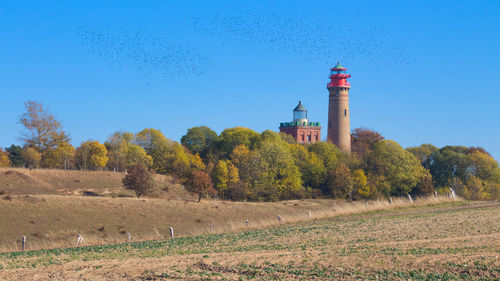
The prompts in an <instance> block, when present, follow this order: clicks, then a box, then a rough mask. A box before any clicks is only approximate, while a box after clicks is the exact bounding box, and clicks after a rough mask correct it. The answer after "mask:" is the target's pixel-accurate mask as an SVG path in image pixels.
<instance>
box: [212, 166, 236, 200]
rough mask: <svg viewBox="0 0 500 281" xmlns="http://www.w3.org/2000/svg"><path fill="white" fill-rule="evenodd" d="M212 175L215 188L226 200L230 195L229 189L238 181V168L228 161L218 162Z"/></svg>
mask: <svg viewBox="0 0 500 281" xmlns="http://www.w3.org/2000/svg"><path fill="white" fill-rule="evenodd" d="M212 173H213V175H212V179H213V183H214V186H215V188H216V189H217V191H218V192H219V194H220V195H221V196H222V197H223V198H227V197H228V196H229V194H230V193H231V191H230V190H229V189H230V188H231V187H234V186H235V185H234V184H235V183H237V182H238V181H239V180H240V177H239V170H238V168H237V167H236V166H235V165H234V164H233V163H232V162H231V161H230V160H219V161H218V162H217V165H215V168H214V169H213V172H212ZM232 199H233V198H232Z"/></svg>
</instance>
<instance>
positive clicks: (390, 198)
mask: <svg viewBox="0 0 500 281" xmlns="http://www.w3.org/2000/svg"><path fill="white" fill-rule="evenodd" d="M389 202H390V203H391V205H392V197H389Z"/></svg>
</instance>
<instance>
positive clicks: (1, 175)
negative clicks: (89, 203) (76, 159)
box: [0, 168, 192, 199]
mask: <svg viewBox="0 0 500 281" xmlns="http://www.w3.org/2000/svg"><path fill="white" fill-rule="evenodd" d="M124 176H125V174H124V173H113V172H108V171H72V170H68V171H64V170H50V169H33V170H28V169H21V168H0V194H3V195H4V196H6V195H8V196H12V195H82V193H83V192H84V191H92V192H95V193H97V194H99V195H104V196H120V195H121V196H132V195H133V192H131V191H127V190H125V189H124V188H123V184H122V179H123V177H124ZM155 179H156V181H157V183H158V187H159V189H160V190H166V191H167V192H160V193H159V194H158V195H159V196H161V197H166V198H171V199H180V198H191V197H192V195H191V194H189V193H188V192H186V191H185V190H184V187H183V186H182V185H179V184H174V183H173V182H172V179H171V178H170V177H168V176H164V175H156V176H155Z"/></svg>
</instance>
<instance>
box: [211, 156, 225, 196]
mask: <svg viewBox="0 0 500 281" xmlns="http://www.w3.org/2000/svg"><path fill="white" fill-rule="evenodd" d="M228 173H229V172H228V169H227V164H226V161H224V160H220V161H219V162H217V165H215V169H214V172H213V183H214V186H215V188H216V189H217V191H219V192H222V193H223V192H224V190H225V189H226V188H227V184H228V182H229V176H228Z"/></svg>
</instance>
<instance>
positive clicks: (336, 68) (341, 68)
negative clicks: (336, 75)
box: [332, 62, 346, 70]
mask: <svg viewBox="0 0 500 281" xmlns="http://www.w3.org/2000/svg"><path fill="white" fill-rule="evenodd" d="M345 69H346V68H345V67H343V66H342V65H340V62H337V65H336V66H335V67H334V68H332V70H345Z"/></svg>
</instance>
